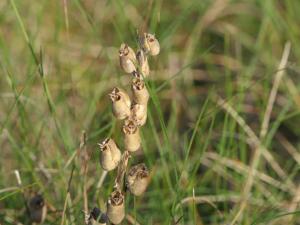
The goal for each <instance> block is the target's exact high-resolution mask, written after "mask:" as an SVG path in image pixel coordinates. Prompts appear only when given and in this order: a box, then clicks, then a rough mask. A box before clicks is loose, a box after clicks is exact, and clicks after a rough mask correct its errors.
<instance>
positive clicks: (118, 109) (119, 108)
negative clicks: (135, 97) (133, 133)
mask: <svg viewBox="0 0 300 225" xmlns="http://www.w3.org/2000/svg"><path fill="white" fill-rule="evenodd" d="M109 97H110V99H111V101H112V110H113V114H114V116H115V117H116V118H117V119H119V120H123V119H125V118H127V117H128V116H129V115H130V105H131V102H130V98H129V96H128V94H127V93H126V92H125V91H123V90H122V89H120V88H116V87H115V88H114V89H113V90H112V92H111V93H110V94H109Z"/></svg>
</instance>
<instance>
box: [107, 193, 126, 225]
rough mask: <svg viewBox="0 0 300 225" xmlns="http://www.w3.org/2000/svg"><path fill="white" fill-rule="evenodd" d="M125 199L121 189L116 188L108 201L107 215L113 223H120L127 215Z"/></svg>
mask: <svg viewBox="0 0 300 225" xmlns="http://www.w3.org/2000/svg"><path fill="white" fill-rule="evenodd" d="M124 201H125V199H124V195H123V193H122V192H121V191H119V190H115V191H113V192H112V193H111V195H110V197H109V199H108V201H107V212H106V214H107V216H108V218H109V220H110V222H112V223H113V224H119V223H121V222H122V220H123V219H124V217H125V202H124Z"/></svg>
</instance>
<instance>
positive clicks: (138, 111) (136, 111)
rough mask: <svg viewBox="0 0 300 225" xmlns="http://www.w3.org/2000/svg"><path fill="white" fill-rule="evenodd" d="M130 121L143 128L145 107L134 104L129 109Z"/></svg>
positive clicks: (145, 113)
mask: <svg viewBox="0 0 300 225" xmlns="http://www.w3.org/2000/svg"><path fill="white" fill-rule="evenodd" d="M131 119H132V120H134V121H135V123H136V124H137V125H138V126H143V125H144V124H145V123H146V121H147V105H140V104H134V105H133V106H132V107H131Z"/></svg>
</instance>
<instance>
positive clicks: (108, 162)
mask: <svg viewBox="0 0 300 225" xmlns="http://www.w3.org/2000/svg"><path fill="white" fill-rule="evenodd" d="M99 146H100V150H101V153H100V164H101V167H102V168H103V169H104V170H106V171H110V170H113V169H115V168H116V167H117V166H118V164H119V162H120V160H121V151H120V149H119V148H118V146H117V145H116V143H115V142H114V140H113V139H111V138H106V139H105V140H104V141H103V142H102V143H100V144H99Z"/></svg>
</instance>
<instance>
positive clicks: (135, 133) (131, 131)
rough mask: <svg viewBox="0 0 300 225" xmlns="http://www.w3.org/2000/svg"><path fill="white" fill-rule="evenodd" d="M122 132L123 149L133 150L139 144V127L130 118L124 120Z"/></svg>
mask: <svg viewBox="0 0 300 225" xmlns="http://www.w3.org/2000/svg"><path fill="white" fill-rule="evenodd" d="M122 131H123V133H124V147H125V150H127V151H130V152H135V151H137V150H139V148H140V146H141V137H140V131H139V127H138V125H137V124H136V122H135V121H134V120H132V119H130V120H125V122H124V125H123V129H122Z"/></svg>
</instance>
